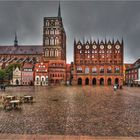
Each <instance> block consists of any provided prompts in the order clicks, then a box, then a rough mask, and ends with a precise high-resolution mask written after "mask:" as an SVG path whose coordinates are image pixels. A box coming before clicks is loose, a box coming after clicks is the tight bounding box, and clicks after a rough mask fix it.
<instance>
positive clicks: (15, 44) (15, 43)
mask: <svg viewBox="0 0 140 140" xmlns="http://www.w3.org/2000/svg"><path fill="white" fill-rule="evenodd" d="M14 46H15V47H17V46H18V40H17V33H16V32H15V40H14Z"/></svg>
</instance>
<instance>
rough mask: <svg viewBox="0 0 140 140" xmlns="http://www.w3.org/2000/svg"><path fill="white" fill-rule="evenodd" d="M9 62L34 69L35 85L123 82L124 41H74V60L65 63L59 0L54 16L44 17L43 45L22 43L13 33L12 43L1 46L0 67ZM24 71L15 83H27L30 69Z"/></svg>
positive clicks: (64, 35) (110, 83)
mask: <svg viewBox="0 0 140 140" xmlns="http://www.w3.org/2000/svg"><path fill="white" fill-rule="evenodd" d="M12 63H20V64H21V66H23V67H25V66H27V65H28V66H29V64H30V67H31V68H32V70H33V73H32V75H31V72H30V79H33V81H31V82H33V83H34V85H42V86H43V85H58V84H59V85H61V84H66V83H71V84H72V85H112V84H114V83H116V84H120V85H122V82H123V40H122V41H121V42H120V41H118V40H117V41H114V40H112V41H106V40H105V41H92V40H90V41H86V42H85V41H84V42H81V41H76V40H74V62H73V63H72V64H71V65H70V64H67V63H66V33H65V29H64V26H63V21H62V17H61V9H60V3H59V8H58V15H57V16H56V17H44V22H43V43H42V45H26V46H21V45H19V44H18V40H17V35H16V34H15V40H14V45H13V46H0V68H5V67H7V66H8V65H9V64H12ZM26 63H28V64H27V65H26ZM31 64H32V66H33V67H32V66H31ZM21 70H24V68H21ZM26 70H27V68H25V70H24V71H23V72H21V73H24V75H27V78H22V77H21V78H20V77H19V79H24V82H23V81H21V82H17V83H24V84H25V83H30V81H29V78H28V75H29V71H26ZM21 76H22V74H21ZM32 77H33V78H32ZM26 79H28V81H26ZM14 81H17V79H14Z"/></svg>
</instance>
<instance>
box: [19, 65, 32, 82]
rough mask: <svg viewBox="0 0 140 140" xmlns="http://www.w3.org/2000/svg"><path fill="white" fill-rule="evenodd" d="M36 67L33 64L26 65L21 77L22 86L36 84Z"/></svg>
mask: <svg viewBox="0 0 140 140" xmlns="http://www.w3.org/2000/svg"><path fill="white" fill-rule="evenodd" d="M33 67H34V65H33V64H31V63H25V64H24V65H23V67H22V72H21V77H22V80H21V81H22V85H33V83H34V71H33Z"/></svg>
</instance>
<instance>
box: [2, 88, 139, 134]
mask: <svg viewBox="0 0 140 140" xmlns="http://www.w3.org/2000/svg"><path fill="white" fill-rule="evenodd" d="M0 95H3V96H4V95H18V96H22V95H32V96H33V97H34V103H33V104H27V103H24V104H22V105H21V108H22V109H21V111H17V110H11V111H4V110H3V108H2V105H1V108H0V133H1V134H2V133H10V134H48V135H92V136H140V88H138V87H135V88H134V87H132V88H130V87H124V88H123V89H122V90H120V89H118V90H117V91H113V88H112V87H108V86H105V87H104V86H97V87H94V86H84V87H82V86H55V87H24V86H23V87H9V88H7V89H6V91H5V92H2V91H0Z"/></svg>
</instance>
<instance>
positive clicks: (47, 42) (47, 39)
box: [45, 37, 49, 45]
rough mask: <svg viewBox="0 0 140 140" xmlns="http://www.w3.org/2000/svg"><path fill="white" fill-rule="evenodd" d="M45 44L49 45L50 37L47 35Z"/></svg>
mask: <svg viewBox="0 0 140 140" xmlns="http://www.w3.org/2000/svg"><path fill="white" fill-rule="evenodd" d="M45 45H49V38H48V37H46V39H45Z"/></svg>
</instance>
